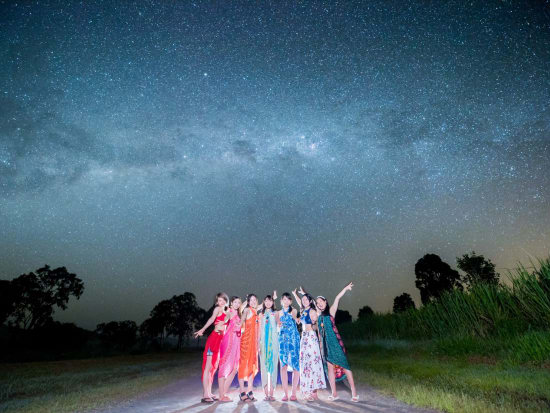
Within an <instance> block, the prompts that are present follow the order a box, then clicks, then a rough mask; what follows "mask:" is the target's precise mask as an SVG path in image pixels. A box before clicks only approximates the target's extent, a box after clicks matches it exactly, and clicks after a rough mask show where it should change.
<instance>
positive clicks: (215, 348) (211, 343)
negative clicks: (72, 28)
mask: <svg viewBox="0 0 550 413" xmlns="http://www.w3.org/2000/svg"><path fill="white" fill-rule="evenodd" d="M224 319H225V314H224V313H221V314H220V315H219V316H217V317H216V319H215V320H214V326H215V325H216V323H218V322H220V321H223V320H224ZM222 338H223V330H221V331H216V330H215V329H214V331H212V332H211V333H210V335H209V336H208V338H207V339H206V344H205V346H204V352H203V353H202V373H201V380H202V377H203V376H204V369H205V368H206V362H207V360H208V357H211V362H210V381H212V380H213V379H214V373H215V372H216V369H217V368H218V356H219V355H220V343H221V341H222Z"/></svg>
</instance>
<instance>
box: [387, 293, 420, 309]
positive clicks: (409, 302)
mask: <svg viewBox="0 0 550 413" xmlns="http://www.w3.org/2000/svg"><path fill="white" fill-rule="evenodd" d="M415 308H416V306H415V305H414V301H413V299H412V297H411V296H410V294H408V293H403V294H401V295H398V296H397V297H395V298H394V299H393V312H394V313H401V312H403V311H407V310H410V309H415Z"/></svg>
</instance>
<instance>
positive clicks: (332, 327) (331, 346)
mask: <svg viewBox="0 0 550 413" xmlns="http://www.w3.org/2000/svg"><path fill="white" fill-rule="evenodd" d="M317 326H318V327H319V337H320V338H321V343H320V344H321V356H322V357H323V367H324V369H325V373H326V374H327V375H328V367H327V361H328V362H329V363H331V364H333V365H334V376H335V377H336V381H341V380H344V379H345V378H346V373H345V372H344V369H347V370H351V369H350V367H349V363H348V358H347V356H346V354H347V351H346V348H345V347H344V342H343V341H342V337H340V333H339V332H338V329H337V328H336V323H335V322H334V317H332V316H331V315H320V316H319V318H318V320H317Z"/></svg>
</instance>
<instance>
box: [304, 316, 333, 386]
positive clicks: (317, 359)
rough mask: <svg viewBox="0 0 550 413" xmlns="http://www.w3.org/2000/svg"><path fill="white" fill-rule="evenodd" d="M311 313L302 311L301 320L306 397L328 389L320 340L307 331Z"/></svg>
mask: <svg viewBox="0 0 550 413" xmlns="http://www.w3.org/2000/svg"><path fill="white" fill-rule="evenodd" d="M310 311H311V309H310V308H308V309H307V310H304V311H302V317H301V318H300V321H301V322H302V324H303V328H302V340H301V341H300V389H301V390H302V393H304V394H305V395H306V396H307V395H310V394H311V393H312V392H313V391H314V390H318V389H325V388H326V387H327V383H326V381H325V372H324V370H323V361H322V359H321V350H320V349H319V339H318V338H317V334H316V333H315V331H313V330H310V331H306V325H308V324H309V325H311V318H310V316H309V312H310Z"/></svg>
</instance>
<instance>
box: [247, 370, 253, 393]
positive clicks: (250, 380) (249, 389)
mask: <svg viewBox="0 0 550 413" xmlns="http://www.w3.org/2000/svg"><path fill="white" fill-rule="evenodd" d="M253 385H254V375H253V374H251V375H250V376H248V383H246V387H247V390H248V391H249V392H251V391H252V389H253V387H252V386H253Z"/></svg>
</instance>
